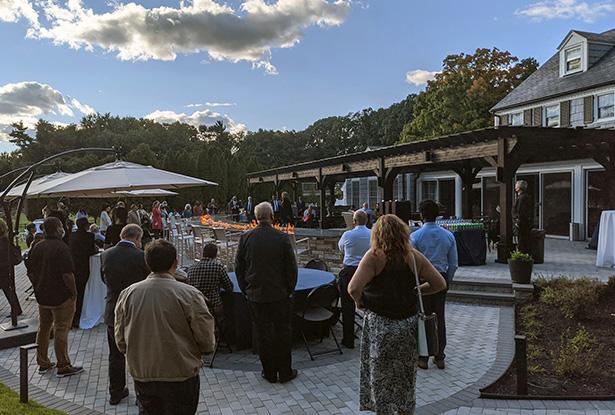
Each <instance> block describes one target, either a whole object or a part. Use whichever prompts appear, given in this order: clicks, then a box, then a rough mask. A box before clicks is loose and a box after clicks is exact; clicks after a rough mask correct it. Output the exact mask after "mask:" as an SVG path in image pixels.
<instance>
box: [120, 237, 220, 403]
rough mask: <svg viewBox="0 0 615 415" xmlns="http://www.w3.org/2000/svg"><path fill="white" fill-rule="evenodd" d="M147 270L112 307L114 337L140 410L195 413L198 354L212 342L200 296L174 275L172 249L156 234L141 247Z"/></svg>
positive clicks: (210, 321) (211, 347)
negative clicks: (148, 271) (147, 274)
mask: <svg viewBox="0 0 615 415" xmlns="http://www.w3.org/2000/svg"><path fill="white" fill-rule="evenodd" d="M145 262H146V263H147V266H148V267H149V269H150V270H151V271H152V273H151V274H150V275H149V276H148V277H147V278H146V279H145V281H142V282H138V283H136V284H133V285H131V286H130V287H128V288H126V289H125V290H124V291H122V293H121V294H120V296H119V299H118V301H117V306H116V307H115V341H116V343H117V347H118V349H119V350H120V351H121V352H122V353H125V354H126V362H127V365H128V370H129V372H130V374H131V375H132V377H133V379H134V382H135V390H136V394H137V401H138V403H139V413H140V414H177V415H184V414H186V415H187V414H194V413H195V412H196V410H197V406H198V402H199V388H200V380H199V370H200V368H201V367H202V365H203V362H202V359H201V357H202V355H203V354H205V353H209V352H212V351H213V350H214V347H215V337H214V319H213V317H212V315H211V314H210V312H209V310H208V309H207V305H206V304H205V297H204V296H203V294H202V293H201V292H200V291H199V290H198V289H196V288H194V287H193V286H191V285H188V284H183V283H181V282H178V281H176V280H175V278H173V274H174V273H175V269H176V267H177V251H176V249H175V247H174V246H173V245H172V244H170V243H169V242H167V241H165V240H162V239H159V240H157V241H154V242H152V243H150V244H149V245H148V246H147V248H146V250H145Z"/></svg>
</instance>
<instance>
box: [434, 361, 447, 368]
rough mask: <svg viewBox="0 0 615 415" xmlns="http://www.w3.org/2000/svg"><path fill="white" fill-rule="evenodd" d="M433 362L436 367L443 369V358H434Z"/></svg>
mask: <svg viewBox="0 0 615 415" xmlns="http://www.w3.org/2000/svg"><path fill="white" fill-rule="evenodd" d="M433 362H434V363H435V364H436V367H437V368H438V369H444V368H445V367H446V365H445V364H444V359H434V360H433Z"/></svg>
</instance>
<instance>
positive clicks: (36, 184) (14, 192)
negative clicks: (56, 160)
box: [7, 171, 70, 197]
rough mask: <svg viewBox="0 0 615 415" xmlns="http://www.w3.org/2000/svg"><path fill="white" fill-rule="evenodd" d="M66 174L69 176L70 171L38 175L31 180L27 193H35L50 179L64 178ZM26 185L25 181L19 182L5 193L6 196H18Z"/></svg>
mask: <svg viewBox="0 0 615 415" xmlns="http://www.w3.org/2000/svg"><path fill="white" fill-rule="evenodd" d="M66 176H70V173H65V172H63V171H59V172H56V173H52V174H48V175H46V176H42V177H39V178H38V179H34V180H32V183H31V184H30V187H29V188H28V195H31V194H33V193H36V192H38V191H40V189H41V188H42V187H43V186H44V185H45V184H46V183H49V182H51V181H54V180H57V179H61V178H64V177H66ZM25 187H26V184H25V183H22V184H20V185H19V186H15V187H13V188H12V189H11V191H10V192H9V193H8V194H7V197H19V196H21V194H22V193H23V189H24V188H25Z"/></svg>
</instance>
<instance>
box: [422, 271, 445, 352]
mask: <svg viewBox="0 0 615 415" xmlns="http://www.w3.org/2000/svg"><path fill="white" fill-rule="evenodd" d="M442 276H443V277H444V278H446V274H442ZM447 291H448V282H447V283H446V289H445V290H442V291H440V292H439V293H436V294H432V295H424V296H423V306H424V307H425V313H426V314H430V313H436V316H437V317H438V348H439V350H438V354H437V355H436V356H434V357H435V358H436V360H442V359H444V358H445V357H446V355H445V354H444V348H445V347H446V320H445V313H444V310H445V305H446V292H447ZM422 359H423V360H427V359H426V358H422Z"/></svg>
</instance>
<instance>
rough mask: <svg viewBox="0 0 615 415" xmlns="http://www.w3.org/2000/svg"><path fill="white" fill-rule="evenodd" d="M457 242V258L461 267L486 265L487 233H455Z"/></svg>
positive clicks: (466, 231)
mask: <svg viewBox="0 0 615 415" xmlns="http://www.w3.org/2000/svg"><path fill="white" fill-rule="evenodd" d="M453 234H454V235H455V241H457V256H458V264H459V266H463V265H485V263H486V261H487V243H486V240H485V231H483V230H480V229H467V230H463V231H458V232H453Z"/></svg>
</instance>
